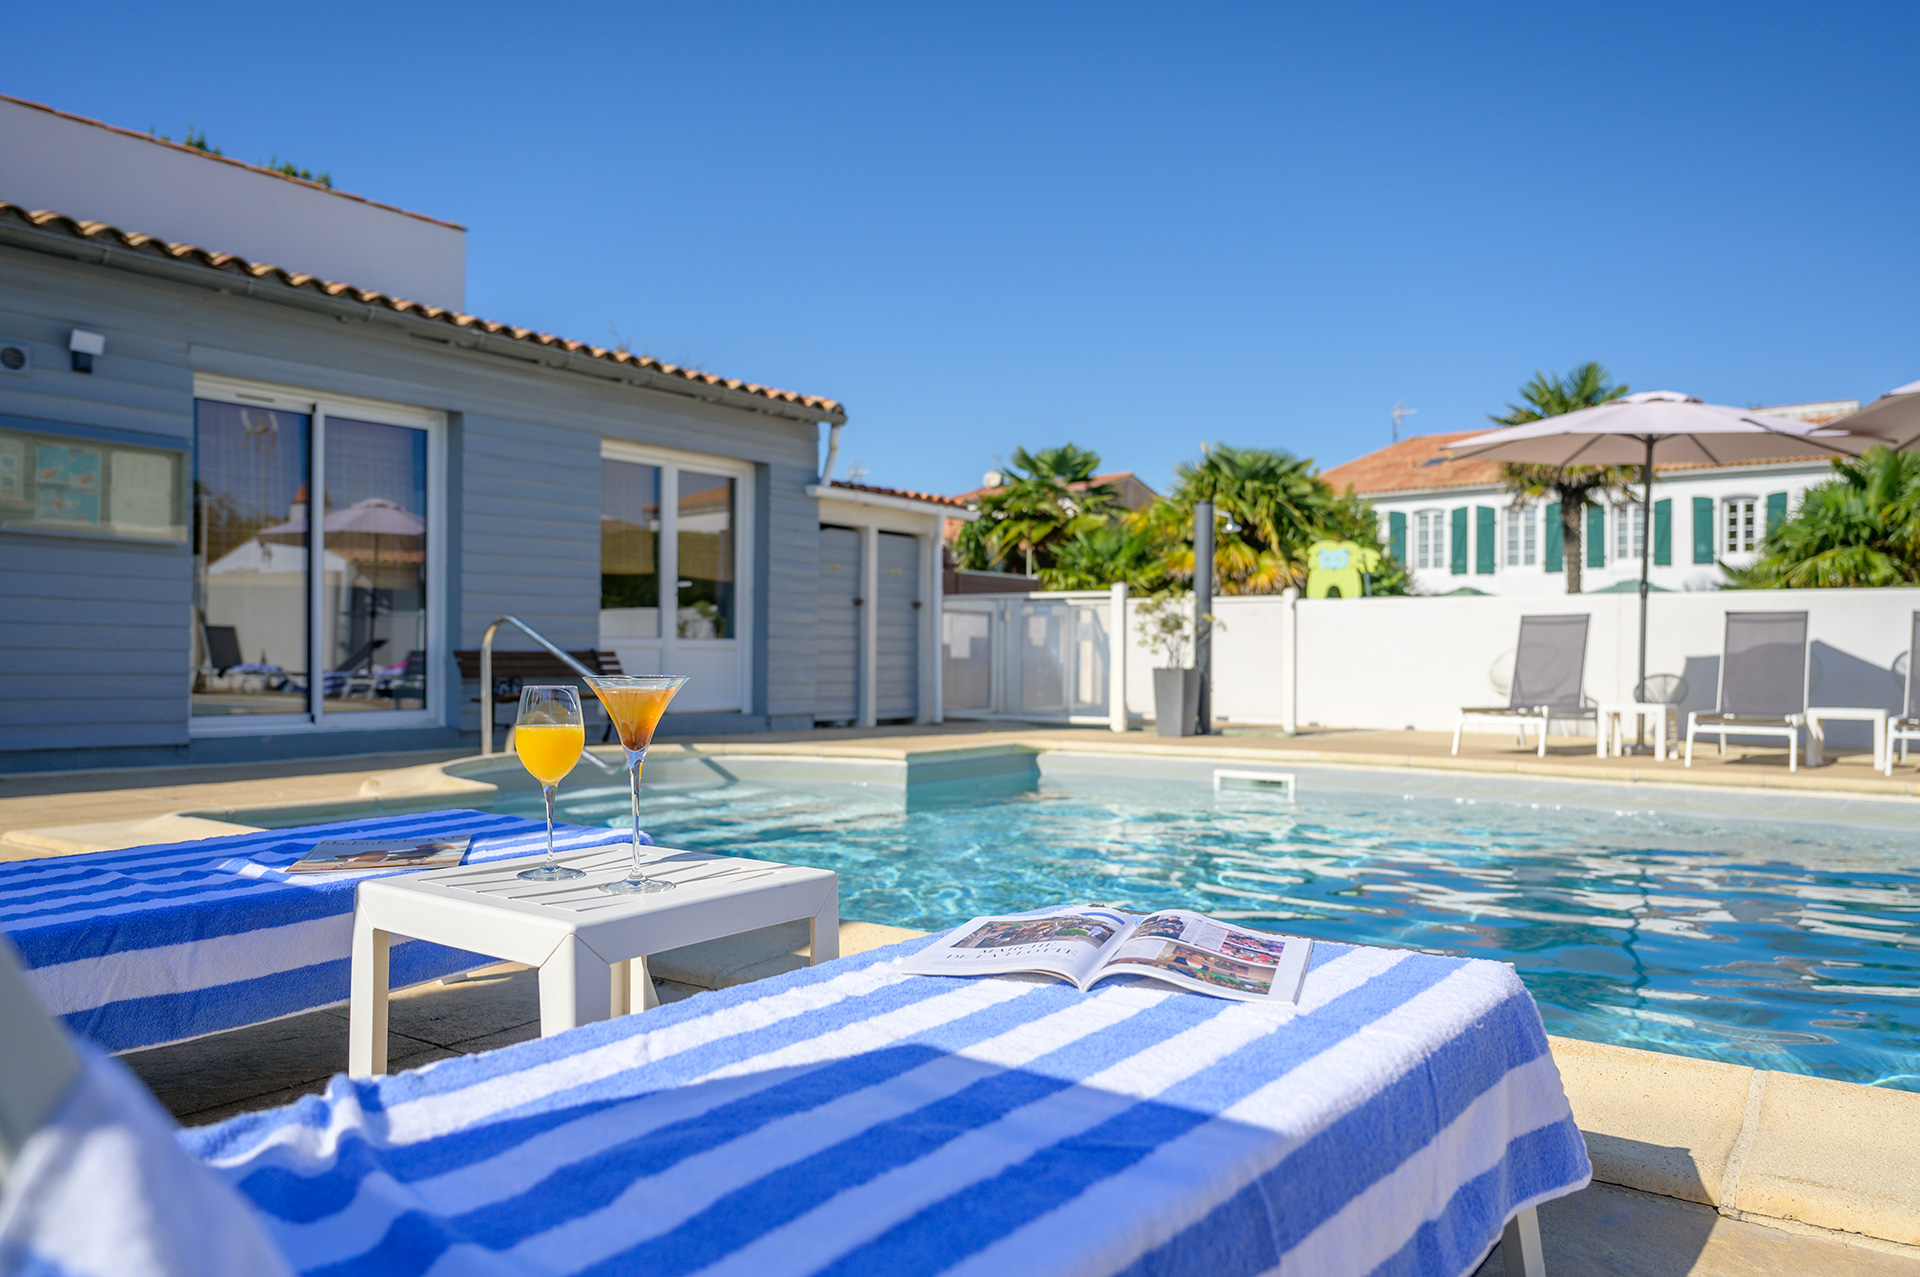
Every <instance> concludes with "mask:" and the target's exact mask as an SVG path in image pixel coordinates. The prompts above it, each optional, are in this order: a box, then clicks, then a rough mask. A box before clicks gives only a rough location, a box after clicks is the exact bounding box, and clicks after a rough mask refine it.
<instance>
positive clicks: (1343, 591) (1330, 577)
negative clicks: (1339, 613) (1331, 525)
mask: <svg viewBox="0 0 1920 1277" xmlns="http://www.w3.org/2000/svg"><path fill="white" fill-rule="evenodd" d="M1379 566H1380V551H1378V550H1369V549H1367V548H1366V547H1365V546H1363V545H1361V544H1360V543H1359V542H1357V541H1315V542H1314V543H1313V544H1312V545H1310V546H1308V547H1307V597H1308V598H1310V599H1324V598H1326V597H1327V595H1328V594H1329V592H1337V593H1338V595H1339V597H1341V598H1343V599H1357V598H1359V597H1361V596H1362V595H1363V594H1371V593H1372V592H1373V590H1372V582H1370V581H1368V580H1367V579H1366V578H1367V574H1370V573H1371V572H1372V571H1373V570H1374V569H1375V568H1377V567H1379Z"/></svg>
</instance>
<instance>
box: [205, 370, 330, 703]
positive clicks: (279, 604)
mask: <svg viewBox="0 0 1920 1277" xmlns="http://www.w3.org/2000/svg"><path fill="white" fill-rule="evenodd" d="M310 421H311V418H310V417H308V415H307V414H305V413H297V412H281V411H276V410H275V409H272V408H252V407H241V406H239V405H237V404H227V403H217V402H214V401H212V400H206V399H201V400H196V401H195V403H194V474H193V566H194V626H193V631H194V632H193V636H192V643H193V692H192V705H193V714H194V716H195V717H196V718H213V717H224V716H232V715H240V714H305V713H306V712H307V709H308V701H307V686H306V681H307V668H308V663H307V643H308V626H307V594H308V591H307V554H308V548H307V485H308V474H307V467H308V456H309V453H308V429H309V425H310Z"/></svg>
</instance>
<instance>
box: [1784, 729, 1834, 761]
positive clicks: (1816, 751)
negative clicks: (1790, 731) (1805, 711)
mask: <svg viewBox="0 0 1920 1277" xmlns="http://www.w3.org/2000/svg"><path fill="white" fill-rule="evenodd" d="M1826 743H1827V725H1826V723H1824V722H1822V721H1821V720H1820V719H1817V718H1809V719H1808V720H1807V766H1809V767H1818V766H1820V765H1821V764H1822V763H1824V762H1825V761H1826V757H1825V754H1824V747H1825V746H1826ZM1788 753H1789V756H1791V753H1792V751H1788ZM1788 770H1792V769H1791V768H1789V769H1788Z"/></svg>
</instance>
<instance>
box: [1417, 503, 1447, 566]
mask: <svg viewBox="0 0 1920 1277" xmlns="http://www.w3.org/2000/svg"><path fill="white" fill-rule="evenodd" d="M1429 520H1431V524H1430V525H1429V522H1428V521H1429ZM1429 526H1431V527H1432V528H1433V538H1432V550H1433V553H1432V554H1430V555H1423V553H1422V552H1423V551H1424V550H1426V549H1427V548H1428V543H1427V542H1426V540H1424V539H1423V533H1424V532H1425V530H1426V529H1427V528H1428V527H1429ZM1412 557H1413V569H1414V571H1416V572H1435V571H1444V570H1445V569H1446V567H1447V565H1448V559H1447V512H1446V511H1445V510H1441V509H1421V510H1415V511H1414V512H1413V556H1412Z"/></svg>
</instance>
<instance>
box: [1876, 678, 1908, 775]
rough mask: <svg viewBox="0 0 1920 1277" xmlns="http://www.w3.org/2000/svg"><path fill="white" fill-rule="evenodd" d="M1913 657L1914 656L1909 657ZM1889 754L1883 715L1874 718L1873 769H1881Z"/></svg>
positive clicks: (1885, 723)
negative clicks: (1882, 762)
mask: <svg viewBox="0 0 1920 1277" xmlns="http://www.w3.org/2000/svg"><path fill="white" fill-rule="evenodd" d="M1908 659H1912V658H1908ZM1886 756H1887V720H1886V718H1885V716H1884V715H1883V716H1882V717H1880V718H1876V719H1874V720H1873V769H1874V770H1875V771H1879V770H1880V760H1881V759H1883V758H1885V757H1886Z"/></svg>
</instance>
